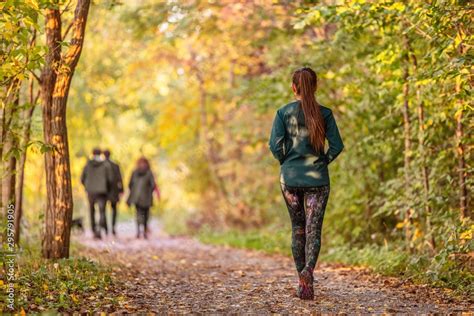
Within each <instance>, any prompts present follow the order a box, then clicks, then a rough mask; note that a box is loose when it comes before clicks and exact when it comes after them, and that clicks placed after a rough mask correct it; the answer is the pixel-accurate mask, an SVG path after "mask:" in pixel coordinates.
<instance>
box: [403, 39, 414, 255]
mask: <svg viewBox="0 0 474 316" xmlns="http://www.w3.org/2000/svg"><path fill="white" fill-rule="evenodd" d="M403 44H404V52H403V61H402V62H403V106H402V114H403V137H404V151H403V156H404V163H403V170H404V175H405V199H406V201H410V200H411V187H412V185H411V170H410V165H411V122H410V82H409V77H410V57H409V39H408V37H407V36H406V35H405V36H404V37H403ZM411 215H412V214H411V208H410V205H406V206H405V210H404V218H403V220H404V228H405V241H406V244H407V248H408V249H410V250H411V249H412V246H411V227H410V226H411Z"/></svg>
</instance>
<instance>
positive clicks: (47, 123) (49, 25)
mask: <svg viewBox="0 0 474 316" xmlns="http://www.w3.org/2000/svg"><path fill="white" fill-rule="evenodd" d="M89 7H90V0H78V2H77V6H76V10H75V13H74V21H73V33H72V36H73V37H72V40H71V43H70V46H69V48H68V51H67V52H66V54H65V55H64V57H61V45H60V43H61V40H62V39H61V14H60V11H59V9H57V8H55V9H47V10H46V44H47V46H48V48H49V51H48V54H47V55H46V65H45V67H44V69H43V72H42V75H41V83H42V87H41V96H42V103H43V132H44V139H45V143H46V144H48V145H50V146H51V148H52V150H50V151H48V152H47V153H46V154H45V170H46V192H47V198H46V212H45V233H44V238H43V256H44V257H45V258H65V257H68V256H69V239H70V233H71V220H72V211H73V199H72V187H71V170H70V164H69V144H68V138H67V126H66V105H67V98H68V94H69V88H70V85H71V80H72V76H73V74H74V70H75V68H76V65H77V63H78V61H79V57H80V54H81V50H82V46H83V41H84V31H85V26H86V21H87V16H88V12H89Z"/></svg>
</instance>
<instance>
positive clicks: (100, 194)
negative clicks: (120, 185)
mask: <svg viewBox="0 0 474 316" xmlns="http://www.w3.org/2000/svg"><path fill="white" fill-rule="evenodd" d="M100 155H101V151H100V149H98V148H95V149H94V150H93V151H92V159H90V160H89V161H87V164H86V166H85V167H84V170H83V171H82V175H81V182H82V184H83V185H84V187H85V189H86V192H87V198H88V200H89V210H90V219H91V228H92V233H93V234H94V237H95V238H101V228H103V229H104V230H105V233H106V234H107V219H106V215H105V204H106V202H107V192H108V191H109V187H110V185H111V183H112V172H111V170H110V168H109V167H108V166H107V164H106V163H105V162H104V160H103V159H102V157H101V156H100ZM96 204H97V205H98V206H99V213H100V219H99V227H97V226H96V221H95V205H96Z"/></svg>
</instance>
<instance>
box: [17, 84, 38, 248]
mask: <svg viewBox="0 0 474 316" xmlns="http://www.w3.org/2000/svg"><path fill="white" fill-rule="evenodd" d="M28 95H29V103H30V108H29V109H26V110H25V111H24V112H23V114H24V117H23V124H24V125H23V131H22V137H21V141H22V143H21V145H20V148H21V153H20V160H19V163H18V166H17V172H16V173H17V180H16V188H15V202H16V205H15V243H16V244H19V243H20V229H21V218H22V216H23V185H24V179H25V164H26V155H27V150H28V143H29V142H30V133H31V119H32V116H33V112H34V110H35V107H36V102H37V101H38V96H39V95H38V96H37V97H36V98H35V97H34V79H33V78H31V79H30V83H29V87H28Z"/></svg>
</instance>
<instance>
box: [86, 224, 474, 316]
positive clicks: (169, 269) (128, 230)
mask: <svg viewBox="0 0 474 316" xmlns="http://www.w3.org/2000/svg"><path fill="white" fill-rule="evenodd" d="M155 224H156V223H155ZM154 229H155V231H154V233H153V234H152V236H151V237H150V238H149V239H148V240H136V239H135V238H134V226H133V224H131V223H130V224H122V225H120V227H119V229H118V234H119V237H118V238H112V237H108V238H106V239H104V240H101V241H94V240H92V239H91V238H90V237H86V238H82V240H81V242H82V243H83V244H84V245H87V247H88V250H87V251H88V252H89V254H88V255H90V256H94V257H96V258H97V259H98V260H100V261H102V262H105V263H113V264H115V268H114V273H115V274H116V278H117V279H118V280H121V282H120V284H118V285H117V287H118V288H120V292H121V293H123V298H119V307H117V306H110V307H109V311H123V312H145V311H148V312H156V313H164V312H171V313H186V312H194V313H211V312H217V313H231V312H232V313H252V314H254V313H258V314H262V313H265V314H268V313H285V314H287V313H311V312H312V313H314V312H316V313H339V312H346V313H413V314H419V313H446V312H448V311H449V312H451V313H453V312H461V311H474V308H473V304H472V302H471V303H469V302H465V301H457V300H455V299H453V298H450V297H449V295H447V294H446V293H445V292H444V291H442V290H439V289H431V288H429V287H423V286H413V285H409V284H404V283H403V282H401V281H399V280H398V279H394V278H385V277H379V276H376V275H374V274H371V273H369V272H367V271H366V270H363V269H358V268H347V267H340V266H334V265H326V264H321V265H320V266H319V267H318V269H317V271H316V283H317V285H316V288H315V296H316V298H315V300H314V301H310V302H308V301H301V300H299V299H298V298H296V297H294V292H295V291H294V288H295V285H296V274H295V272H294V267H293V263H292V261H291V259H290V258H286V257H283V256H276V255H272V256H269V255H265V254H262V253H259V252H254V251H244V250H236V249H230V248H224V247H214V246H207V245H203V244H201V243H199V242H197V241H195V240H192V239H188V238H170V237H167V236H165V235H164V234H162V233H160V232H159V230H158V229H157V226H156V225H154Z"/></svg>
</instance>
